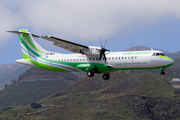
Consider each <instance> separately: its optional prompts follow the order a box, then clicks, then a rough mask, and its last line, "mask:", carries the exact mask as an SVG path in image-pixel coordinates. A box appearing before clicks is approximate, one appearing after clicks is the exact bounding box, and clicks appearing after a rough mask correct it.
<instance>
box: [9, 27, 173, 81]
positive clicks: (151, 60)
mask: <svg viewBox="0 0 180 120" xmlns="http://www.w3.org/2000/svg"><path fill="white" fill-rule="evenodd" d="M7 32H10V33H15V34H18V36H19V41H20V46H21V50H22V54H23V59H18V60H16V62H17V63H20V64H24V65H29V66H33V67H39V68H42V69H46V70H50V71H54V72H86V73H87V76H88V77H93V76H94V74H103V75H102V78H103V79H104V80H109V78H110V73H112V72H116V71H119V70H140V69H143V70H144V69H159V70H160V74H161V75H164V74H165V70H166V68H167V67H169V66H171V65H173V63H174V61H173V60H172V59H171V58H169V57H167V56H166V55H165V54H164V53H163V52H162V51H160V50H154V49H152V48H151V50H145V51H138V50H136V51H123V52H112V51H110V50H107V49H105V47H103V46H102V45H101V47H96V46H85V45H81V44H78V43H74V42H70V41H67V40H64V39H60V38H56V37H53V36H49V35H45V36H38V35H35V34H31V33H30V32H29V31H28V30H27V29H20V30H17V31H7ZM33 38H43V39H46V40H48V41H51V42H53V45H56V46H58V47H61V48H63V49H66V50H68V51H71V52H74V53H75V54H61V53H56V52H51V51H47V50H45V49H44V48H42V47H41V46H40V45H39V44H38V43H37V42H36V41H35V40H34V39H33ZM106 42H107V41H106Z"/></svg>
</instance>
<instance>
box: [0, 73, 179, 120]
mask: <svg viewBox="0 0 180 120" xmlns="http://www.w3.org/2000/svg"><path fill="white" fill-rule="evenodd" d="M39 103H42V107H41V108H40V109H32V108H30V106H24V107H23V106H21V107H20V106H19V107H14V108H15V110H14V111H8V112H6V113H5V112H1V113H0V118H7V119H8V118H9V119H10V118H13V119H17V120H19V119H59V118H61V119H90V120H91V119H157V120H158V119H164V120H166V119H180V116H179V114H180V112H179V108H180V104H179V103H180V91H178V90H176V89H174V88H173V87H172V86H171V85H170V84H169V83H168V82H166V81H165V80H164V79H163V78H162V77H159V76H157V75H155V74H153V73H149V72H147V73H134V74H127V73H114V74H112V77H111V79H110V80H109V81H103V80H102V78H101V76H99V75H96V76H95V78H87V77H84V78H82V79H81V80H79V81H77V82H75V83H74V84H73V85H71V86H69V87H67V88H65V89H63V90H61V91H59V92H57V93H55V94H53V95H51V96H49V97H47V98H45V99H43V100H41V101H39Z"/></svg>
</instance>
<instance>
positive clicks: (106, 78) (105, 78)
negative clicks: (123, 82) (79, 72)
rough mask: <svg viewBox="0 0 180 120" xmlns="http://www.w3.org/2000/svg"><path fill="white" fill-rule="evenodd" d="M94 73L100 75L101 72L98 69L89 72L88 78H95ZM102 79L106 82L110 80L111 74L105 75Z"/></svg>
mask: <svg viewBox="0 0 180 120" xmlns="http://www.w3.org/2000/svg"><path fill="white" fill-rule="evenodd" d="M94 73H99V72H98V69H97V68H96V67H95V68H93V69H92V70H91V71H88V72H87V76H88V77H93V76H94ZM102 78H103V79H104V80H109V78H110V74H109V73H105V74H103V76H102Z"/></svg>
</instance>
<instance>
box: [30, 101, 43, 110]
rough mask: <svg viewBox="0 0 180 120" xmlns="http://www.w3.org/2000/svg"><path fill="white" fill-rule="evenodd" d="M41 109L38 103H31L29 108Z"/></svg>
mask: <svg viewBox="0 0 180 120" xmlns="http://www.w3.org/2000/svg"><path fill="white" fill-rule="evenodd" d="M40 107H41V104H38V103H36V102H33V103H31V108H36V109H37V108H40Z"/></svg>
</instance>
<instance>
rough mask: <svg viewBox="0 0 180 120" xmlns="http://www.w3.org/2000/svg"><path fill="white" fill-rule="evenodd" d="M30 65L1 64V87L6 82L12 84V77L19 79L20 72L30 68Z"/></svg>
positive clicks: (1, 87)
mask: <svg viewBox="0 0 180 120" xmlns="http://www.w3.org/2000/svg"><path fill="white" fill-rule="evenodd" d="M29 68H30V67H29V66H22V65H17V64H5V65H1V66H0V89H3V88H4V86H5V85H6V84H11V80H12V79H16V80H17V79H18V77H19V75H20V74H23V73H24V71H26V70H28V69H29Z"/></svg>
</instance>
